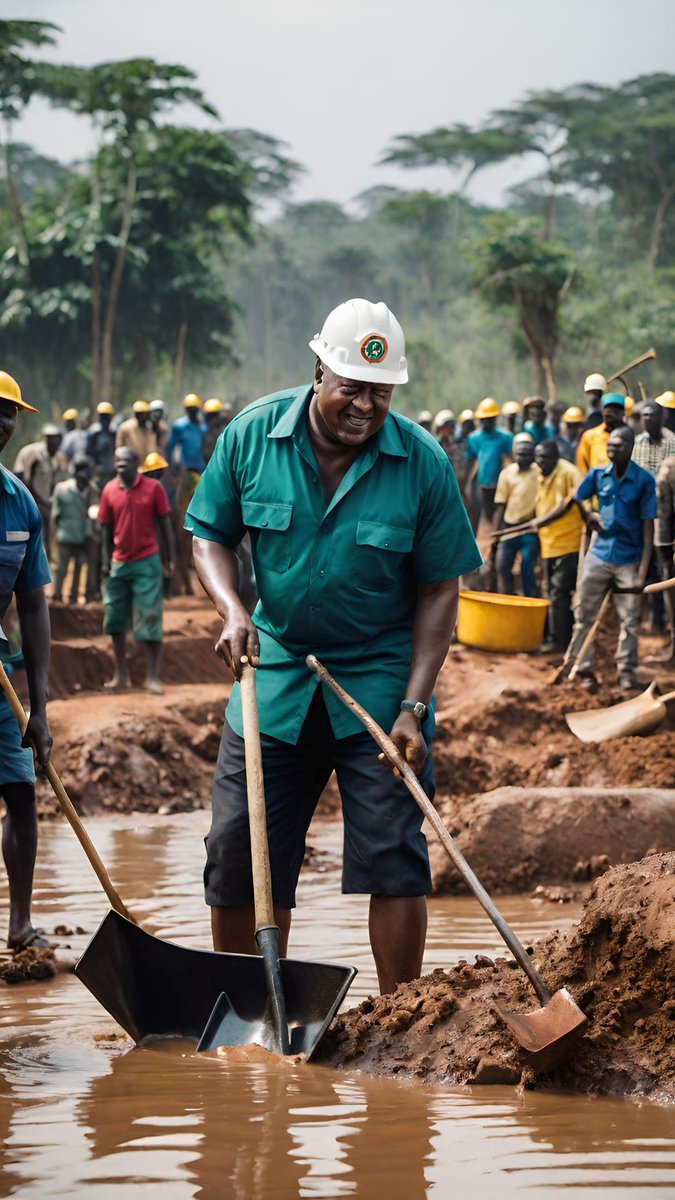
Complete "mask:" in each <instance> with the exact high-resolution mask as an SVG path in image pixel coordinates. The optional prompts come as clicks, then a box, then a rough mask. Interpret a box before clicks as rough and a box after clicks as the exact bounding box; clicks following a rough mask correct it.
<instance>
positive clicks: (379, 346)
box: [361, 333, 389, 363]
mask: <svg viewBox="0 0 675 1200" xmlns="http://www.w3.org/2000/svg"><path fill="white" fill-rule="evenodd" d="M388 351H389V346H388V344H387V339H386V338H385V337H382V334H381V333H369V334H368V337H365V338H364V339H363V341H362V342H361V356H362V358H365V360H366V362H369V363H380V362H382V360H383V359H385V358H386V357H387V353H388Z"/></svg>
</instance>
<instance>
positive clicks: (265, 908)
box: [241, 659, 275, 932]
mask: <svg viewBox="0 0 675 1200" xmlns="http://www.w3.org/2000/svg"><path fill="white" fill-rule="evenodd" d="M241 704H242V716H243V721H244V750H245V754H246V780H247V785H248V819H249V825H250V827H251V860H252V863H253V896H254V904H255V927H256V932H257V931H258V930H259V929H261V928H266V927H267V926H269V925H274V924H275V921H274V904H273V901H272V876H271V871H270V852H269V846H268V844H267V813H266V810H265V782H264V778H263V765H262V750H261V748H260V721H259V718H258V701H257V697H256V691H255V671H254V669H253V667H252V666H250V664H249V662H248V659H246V661H244V659H242V671H241Z"/></svg>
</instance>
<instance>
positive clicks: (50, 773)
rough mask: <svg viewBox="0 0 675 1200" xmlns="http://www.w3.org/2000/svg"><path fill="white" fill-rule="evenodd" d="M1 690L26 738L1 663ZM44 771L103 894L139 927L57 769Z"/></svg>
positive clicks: (25, 721)
mask: <svg viewBox="0 0 675 1200" xmlns="http://www.w3.org/2000/svg"><path fill="white" fill-rule="evenodd" d="M0 687H2V690H3V692H4V693H5V695H6V697H7V699H8V700H9V703H10V705H11V708H12V712H13V713H14V716H15V717H16V719H17V721H18V723H19V728H20V730H21V733H22V735H23V734H25V732H26V727H27V725H28V717H27V716H26V713H25V710H24V707H23V704H22V703H21V701H20V700H19V697H18V696H17V694H16V692H15V691H14V688H13V687H12V684H11V682H10V679H9V675H8V674H7V672H6V671H5V668H4V666H3V665H2V663H0ZM44 771H45V774H46V776H47V779H48V780H49V782H50V784H51V785H52V788H53V791H54V795H55V796H56V799H57V800H58V802H59V804H60V805H61V808H62V809H63V812H64V813H65V815H66V818H67V820H68V822H69V824H70V826H71V828H72V830H73V833H74V834H75V837H76V838H77V840H78V841H79V843H80V845H81V847H82V849H83V850H84V852H85V854H86V856H87V858H88V859H89V862H90V864H91V866H92V867H93V869H94V871H95V873H96V876H97V878H98V881H99V883H100V885H101V887H102V888H103V891H104V892H105V894H106V896H107V897H108V900H109V901H110V904H111V906H112V907H113V908H114V909H115V912H118V913H119V914H120V916H121V917H126V919H127V921H133V922H134V924H137V922H136V921H134V918H133V917H132V916H131V913H130V912H129V911H128V909H127V908H126V906H125V905H124V904H123V902H122V900H121V898H120V896H119V895H118V893H117V891H116V890H115V888H114V887H113V885H112V882H111V879H110V876H109V875H108V872H107V871H106V869H105V867H104V865H103V862H102V860H101V858H100V857H99V854H98V851H97V849H96V847H95V846H94V843H93V842H92V840H91V838H90V837H89V834H88V833H87V831H86V829H85V827H84V825H83V824H82V821H81V820H80V817H79V816H78V814H77V812H76V810H75V806H74V804H73V802H72V800H71V799H70V797H69V795H68V793H67V791H66V789H65V788H64V786H63V784H62V782H61V780H60V778H59V776H58V774H57V772H56V767H55V766H54V764H53V763H51V762H49V763H47V766H46V767H45V768H44Z"/></svg>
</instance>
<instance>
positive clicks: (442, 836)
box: [305, 654, 551, 1004]
mask: <svg viewBox="0 0 675 1200" xmlns="http://www.w3.org/2000/svg"><path fill="white" fill-rule="evenodd" d="M305 661H306V663H307V666H308V667H309V669H310V670H311V671H313V672H314V674H315V675H316V676H317V677H318V678H319V679H320V680H321V682H322V683H325V684H326V685H327V686H328V687H329V688H330V689H331V691H332V692H334V693H335V695H336V696H337V697H338V699H340V700H341V701H342V703H343V704H344V705H345V706H346V707H347V708H349V709H350V710H351V711H352V712H353V714H354V716H355V717H358V719H359V721H360V722H361V724H362V725H365V727H366V729H367V730H368V733H369V734H370V735H371V737H372V738H373V739H374V740H375V741H376V742H377V744H378V746H379V747H380V749H381V750H383V751H384V753H385V755H386V756H387V758H388V759H389V762H390V763H391V764H392V766H394V767H396V770H397V771H398V772H399V775H400V776H401V778H402V779H403V782H404V784H405V785H406V787H407V789H408V791H409V792H410V793H411V795H412V796H413V798H414V800H415V801H416V802H417V804H418V805H419V807H420V808H421V810H422V812H423V813H424V815H425V817H426V819H427V821H428V822H429V824H430V825H431V826H432V827H433V829H434V832H435V833H436V836H437V838H438V840H439V841H440V843H441V845H442V846H443V848H444V849H445V850H446V851H447V853H448V855H449V857H450V859H451V860H452V862H453V864H454V866H455V867H456V869H457V871H458V872H459V874H460V875H461V877H462V879H463V880H464V882H465V883H466V884H467V886H468V887H469V888H470V889H471V891H472V892H473V894H474V896H475V897H476V899H477V900H478V902H479V904H481V905H482V906H483V908H484V910H485V912H486V913H487V915H488V917H489V918H490V920H491V921H492V924H493V925H494V927H495V929H496V930H497V932H498V933H499V934H500V936H501V937H502V938H503V939H504V941H505V942H506V945H507V946H508V948H509V950H510V951H511V953H512V955H513V957H514V958H515V960H516V962H517V963H518V965H519V966H520V967H522V969H523V971H524V972H525V974H526V975H527V978H528V979H529V981H530V983H531V984H532V987H533V988H534V990H535V992H536V993H537V996H538V997H539V999H540V1000H541V1002H542V1004H548V1002H549V1000H550V999H551V993H550V991H549V990H548V988H547V986H546V984H545V983H544V980H543V979H542V977H541V975H540V974H539V972H538V971H537V969H536V967H535V965H534V963H533V962H532V959H531V958H530V956H529V954H528V953H527V951H526V949H525V947H524V946H523V945H522V943H521V942H520V941H519V939H518V938H517V937H516V935H515V933H514V931H513V930H512V929H511V927H510V925H507V923H506V921H505V920H504V918H503V916H502V914H501V913H500V911H499V909H498V908H497V906H496V904H495V903H494V902H493V901H492V900H491V898H490V896H489V895H488V893H487V892H486V890H485V888H484V887H483V885H482V883H481V882H480V880H479V878H478V876H477V875H475V874H474V872H473V871H472V869H471V867H470V866H469V864H468V862H467V861H466V859H465V857H464V855H463V854H462V852H461V850H460V849H459V847H458V846H457V845H456V844H455V842H454V841H453V839H452V838H451V837H450V834H449V833H448V831H447V829H446V828H445V825H444V824H443V822H442V821H441V818H440V816H439V815H438V813H437V812H436V809H435V808H434V806H433V804H432V803H431V800H430V799H429V797H428V796H427V794H426V792H425V791H424V788H423V787H422V785H421V783H420V781H419V779H418V778H417V776H416V775H415V772H414V771H413V769H412V767H411V766H410V765H409V764H408V763H407V762H406V761H405V759H404V758H403V756H402V754H401V753H400V752H399V750H398V749H397V748H396V746H395V745H394V743H393V742H392V740H391V738H390V737H388V736H387V734H386V733H385V732H384V730H383V729H381V728H380V726H379V725H378V724H377V722H376V721H375V720H373V718H372V717H371V715H370V713H367V712H366V710H365V708H362V707H361V705H360V704H359V703H358V702H357V701H356V700H354V699H353V697H352V696H350V695H349V693H348V692H346V691H345V690H344V688H342V687H340V684H339V683H337V682H336V680H335V679H333V676H332V675H331V674H329V672H328V671H327V670H326V668H325V667H324V666H323V665H322V664H321V663H320V662H319V660H318V658H315V657H314V655H313V654H310V655H308V657H307V658H306V659H305Z"/></svg>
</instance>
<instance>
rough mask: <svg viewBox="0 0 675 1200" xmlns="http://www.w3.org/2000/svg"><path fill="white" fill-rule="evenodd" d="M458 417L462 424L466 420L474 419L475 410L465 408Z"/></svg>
mask: <svg viewBox="0 0 675 1200" xmlns="http://www.w3.org/2000/svg"><path fill="white" fill-rule="evenodd" d="M457 419H458V421H460V422H461V423H462V425H463V424H464V422H465V421H473V410H472V409H470V408H463V409H462V411H461V413H460V414H459V417H458V418H457Z"/></svg>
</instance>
